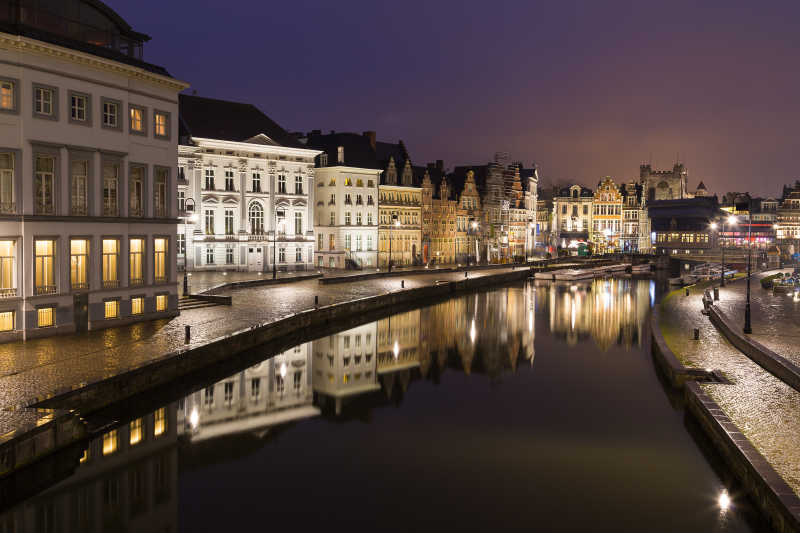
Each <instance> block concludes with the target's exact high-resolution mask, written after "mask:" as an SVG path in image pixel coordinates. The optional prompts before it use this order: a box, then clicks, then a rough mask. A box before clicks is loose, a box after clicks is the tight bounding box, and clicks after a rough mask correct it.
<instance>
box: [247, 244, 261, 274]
mask: <svg viewBox="0 0 800 533" xmlns="http://www.w3.org/2000/svg"><path fill="white" fill-rule="evenodd" d="M247 270H248V272H261V271H263V270H264V248H262V247H261V246H251V247H249V248H248V249H247Z"/></svg>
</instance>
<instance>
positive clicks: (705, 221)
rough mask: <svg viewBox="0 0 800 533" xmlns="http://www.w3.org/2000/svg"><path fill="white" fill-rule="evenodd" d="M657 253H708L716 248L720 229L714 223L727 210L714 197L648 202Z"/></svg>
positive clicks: (725, 215) (724, 214) (651, 229)
mask: <svg viewBox="0 0 800 533" xmlns="http://www.w3.org/2000/svg"><path fill="white" fill-rule="evenodd" d="M647 211H648V215H649V216H650V231H651V232H652V234H653V236H654V242H653V247H654V252H655V253H656V254H668V255H674V254H686V255H689V254H693V255H703V254H706V255H707V254H708V253H709V252H710V251H712V250H713V249H715V248H716V240H717V235H718V233H717V232H714V231H713V230H712V227H711V224H712V223H713V222H716V221H717V220H721V219H722V218H723V217H727V216H728V215H727V213H725V212H724V211H722V210H721V209H720V207H719V204H718V203H717V198H716V197H715V196H706V197H701V198H684V199H681V200H655V201H652V202H648V204H647Z"/></svg>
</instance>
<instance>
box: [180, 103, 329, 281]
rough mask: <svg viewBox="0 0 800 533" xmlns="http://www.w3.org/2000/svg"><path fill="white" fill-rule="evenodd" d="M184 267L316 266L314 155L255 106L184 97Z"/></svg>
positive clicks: (260, 268) (253, 269)
mask: <svg viewBox="0 0 800 533" xmlns="http://www.w3.org/2000/svg"><path fill="white" fill-rule="evenodd" d="M180 118H181V144H180V146H179V147H178V174H179V180H178V207H179V209H180V210H181V215H182V222H183V224H181V225H180V227H179V228H178V238H179V247H178V248H179V252H180V253H179V254H178V261H179V264H180V265H181V266H182V267H183V268H185V269H186V270H188V271H192V270H238V271H250V272H262V271H269V270H272V269H273V266H274V267H275V269H276V270H280V271H287V270H307V269H310V268H311V267H312V265H313V264H314V263H313V262H314V199H315V192H316V189H315V188H314V158H315V157H316V156H317V155H319V153H320V151H319V150H310V149H307V148H305V147H304V146H303V145H302V144H300V143H299V142H298V141H297V140H296V139H295V138H294V137H292V136H291V135H289V134H288V133H287V132H286V131H285V130H283V129H282V128H280V126H278V125H277V124H275V123H274V122H273V121H272V120H270V119H269V118H268V117H267V116H266V115H264V114H263V113H262V112H261V111H260V110H259V109H258V108H256V107H255V106H252V105H250V104H241V103H237V102H228V101H223V100H215V99H211V98H200V97H197V96H188V95H181V96H180Z"/></svg>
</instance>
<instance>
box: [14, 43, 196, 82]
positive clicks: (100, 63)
mask: <svg viewBox="0 0 800 533" xmlns="http://www.w3.org/2000/svg"><path fill="white" fill-rule="evenodd" d="M0 48H6V49H10V50H15V51H17V52H23V53H25V52H27V53H32V54H36V55H42V56H49V57H54V58H57V59H60V60H62V61H67V62H69V63H74V64H77V65H81V66H84V67H90V68H93V69H96V70H101V71H105V72H110V73H114V74H121V75H123V76H126V77H129V78H136V79H139V80H141V81H144V82H146V83H150V84H152V85H157V86H160V87H165V88H168V89H171V90H173V91H175V92H180V91H182V90H184V89H186V88H188V87H189V84H188V83H186V82H185V81H181V80H178V79H175V78H171V77H169V76H162V75H160V74H155V73H153V72H149V71H147V70H145V69H143V68H141V67H135V66H132V65H126V64H125V63H120V62H118V61H114V60H112V59H105V58H102V57H99V56H95V55H92V54H88V53H85V52H79V51H78V50H73V49H70V48H66V47H63V46H57V45H54V44H50V43H46V42H44V41H38V40H36V39H31V38H28V37H23V36H21V35H11V34H9V33H3V32H0Z"/></svg>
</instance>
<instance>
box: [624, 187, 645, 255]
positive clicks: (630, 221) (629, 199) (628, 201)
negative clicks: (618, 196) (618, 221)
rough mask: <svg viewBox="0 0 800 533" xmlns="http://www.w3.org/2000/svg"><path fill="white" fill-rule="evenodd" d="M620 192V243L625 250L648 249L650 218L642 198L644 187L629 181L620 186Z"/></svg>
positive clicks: (643, 251)
mask: <svg viewBox="0 0 800 533" xmlns="http://www.w3.org/2000/svg"><path fill="white" fill-rule="evenodd" d="M620 192H621V193H622V198H623V199H622V236H621V245H622V250H623V251H625V252H639V253H647V252H649V251H650V248H651V246H650V218H649V217H648V216H647V207H646V204H645V198H644V188H643V187H642V185H641V184H639V183H636V182H635V181H630V182H628V183H626V184H625V185H623V186H622V187H621V188H620Z"/></svg>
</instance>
